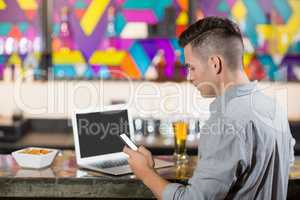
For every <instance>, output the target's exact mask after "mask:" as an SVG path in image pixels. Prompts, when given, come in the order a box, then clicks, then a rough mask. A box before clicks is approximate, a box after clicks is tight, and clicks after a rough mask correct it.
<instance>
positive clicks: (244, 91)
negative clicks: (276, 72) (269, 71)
mask: <svg viewBox="0 0 300 200" xmlns="http://www.w3.org/2000/svg"><path fill="white" fill-rule="evenodd" d="M284 110H285V109H282V108H280V107H279V106H278V104H277V103H276V102H275V101H274V100H273V99H271V98H270V97H267V96H265V95H264V94H263V93H262V92H261V91H259V90H258V89H257V87H256V83H255V82H251V83H249V84H244V85H239V86H234V87H232V88H230V89H229V90H228V91H226V92H225V94H224V95H222V96H219V97H217V98H216V99H215V100H214V101H213V102H212V104H211V105H210V111H211V116H210V118H209V119H208V121H207V123H206V124H205V125H204V126H203V127H202V128H201V137H200V142H199V146H198V154H199V160H198V161H199V162H198V164H197V166H196V169H195V171H194V174H193V176H192V178H191V179H189V181H188V185H187V186H184V185H181V184H178V183H170V184H168V185H167V186H166V188H165V190H164V191H163V199H164V200H167V199H186V200H196V199H197V200H202V199H209V200H210V199H246V200H250V199H261V200H268V199H272V200H273V199H278V200H283V199H286V194H287V186H288V173H289V165H290V163H291V161H292V160H293V159H294V152H293V142H294V139H293V137H292V136H291V133H290V128H289V124H288V119H287V113H286V112H284Z"/></svg>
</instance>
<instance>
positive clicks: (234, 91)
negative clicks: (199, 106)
mask: <svg viewBox="0 0 300 200" xmlns="http://www.w3.org/2000/svg"><path fill="white" fill-rule="evenodd" d="M256 85H257V81H252V82H250V83H246V84H241V85H235V86H232V87H231V88H229V89H228V90H226V91H225V93H224V94H223V95H221V96H217V97H216V98H215V100H214V101H213V102H212V103H211V104H210V106H209V110H210V112H212V111H220V109H221V108H225V107H226V105H227V103H228V102H229V101H230V100H231V99H233V98H235V97H240V96H244V95H249V94H250V93H251V92H253V91H254V90H255V89H256Z"/></svg>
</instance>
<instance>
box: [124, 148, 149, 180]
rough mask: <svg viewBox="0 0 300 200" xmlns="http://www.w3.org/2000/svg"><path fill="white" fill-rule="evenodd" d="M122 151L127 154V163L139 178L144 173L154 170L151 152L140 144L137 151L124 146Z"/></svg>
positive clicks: (143, 175)
mask: <svg viewBox="0 0 300 200" xmlns="http://www.w3.org/2000/svg"><path fill="white" fill-rule="evenodd" d="M123 152H124V153H126V154H128V155H129V158H128V163H129V165H130V168H131V169H132V171H133V173H134V174H135V175H136V176H137V177H138V178H139V179H141V180H143V179H142V178H143V177H145V174H146V173H149V172H150V171H152V170H154V161H153V158H152V154H151V152H150V151H149V150H147V149H146V148H145V147H143V146H140V147H139V148H138V150H137V151H133V150H131V149H129V148H128V147H126V146H125V147H124V149H123Z"/></svg>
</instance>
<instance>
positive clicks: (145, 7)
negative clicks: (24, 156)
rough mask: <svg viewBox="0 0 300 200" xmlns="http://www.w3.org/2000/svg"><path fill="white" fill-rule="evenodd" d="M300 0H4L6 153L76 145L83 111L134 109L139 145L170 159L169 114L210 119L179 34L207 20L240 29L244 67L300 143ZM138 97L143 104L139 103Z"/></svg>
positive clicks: (1, 52)
mask: <svg viewBox="0 0 300 200" xmlns="http://www.w3.org/2000/svg"><path fill="white" fill-rule="evenodd" d="M299 10H300V1H299V0H0V80H1V81H0V94H1V98H0V116H1V117H0V119H1V120H0V152H11V151H13V150H15V149H18V148H21V147H25V146H44V147H55V148H60V149H72V148H73V140H72V134H71V133H72V127H71V123H70V116H71V114H72V112H73V110H74V109H75V108H90V107H97V106H103V105H109V104H117V103H127V104H128V106H129V107H130V108H131V109H132V111H133V112H132V114H133V117H134V125H135V131H136V136H137V138H136V140H137V141H139V143H142V144H145V145H146V146H148V147H149V148H152V150H153V152H154V153H158V154H162V153H165V154H167V153H171V152H172V148H173V147H172V142H173V140H172V139H171V140H169V139H168V138H169V137H168V135H170V133H169V132H168V131H167V130H166V129H164V128H162V127H164V126H163V125H166V127H168V122H167V121H168V120H167V119H168V118H170V116H172V115H182V116H185V117H188V118H190V119H191V123H190V128H189V130H190V134H189V135H190V140H189V142H188V152H189V153H191V154H195V153H196V152H197V142H195V140H194V139H195V138H197V137H198V135H199V130H200V127H201V124H203V123H204V122H205V119H207V117H208V116H209V112H208V105H209V103H210V102H211V99H203V98H201V96H200V94H198V93H197V91H196V90H195V89H194V88H193V86H191V85H190V84H189V83H188V82H187V81H186V74H187V71H186V68H185V67H184V66H183V63H184V57H183V49H182V48H180V46H179V44H178V40H177V37H178V36H179V35H180V33H181V32H182V31H183V30H185V28H187V27H188V25H189V24H191V23H193V22H195V21H196V20H198V19H201V18H203V17H205V16H223V17H228V18H230V19H232V20H234V21H235V22H236V23H238V24H239V26H240V28H241V31H242V33H243V40H244V45H245V55H244V68H245V71H246V73H247V75H248V76H249V78H250V79H251V80H258V81H260V82H259V85H260V87H261V88H263V89H265V91H266V93H268V94H269V95H270V96H272V97H273V98H276V99H277V100H278V101H279V102H281V105H282V106H283V107H285V108H286V114H287V115H288V118H289V120H290V125H291V128H292V134H293V135H294V137H295V138H296V139H297V144H296V153H299V152H300V151H299V150H300V148H298V147H300V146H299V145H300V144H299V143H300V136H298V135H300V129H299V128H300V123H299V122H300V104H299V103H298V101H299V100H298V99H300V94H299V93H300V92H299V91H300V84H299V83H300V82H299V80H300V12H299ZM137 97H138V98H137Z"/></svg>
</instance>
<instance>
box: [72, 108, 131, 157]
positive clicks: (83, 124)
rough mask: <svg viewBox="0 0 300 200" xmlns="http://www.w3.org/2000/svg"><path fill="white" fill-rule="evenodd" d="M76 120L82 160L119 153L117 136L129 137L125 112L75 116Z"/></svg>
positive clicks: (121, 145) (121, 146)
mask: <svg viewBox="0 0 300 200" xmlns="http://www.w3.org/2000/svg"><path fill="white" fill-rule="evenodd" d="M76 120H77V131H78V138H79V146H80V154H81V157H82V158H86V157H91V156H99V155H103V154H109V153H117V152H121V151H122V150H123V147H124V144H123V143H122V141H121V139H120V138H119V136H118V135H120V134H122V133H125V134H127V135H128V136H129V137H130V131H129V123H128V121H129V120H128V113H127V110H117V111H105V112H92V113H83V114H76Z"/></svg>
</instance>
